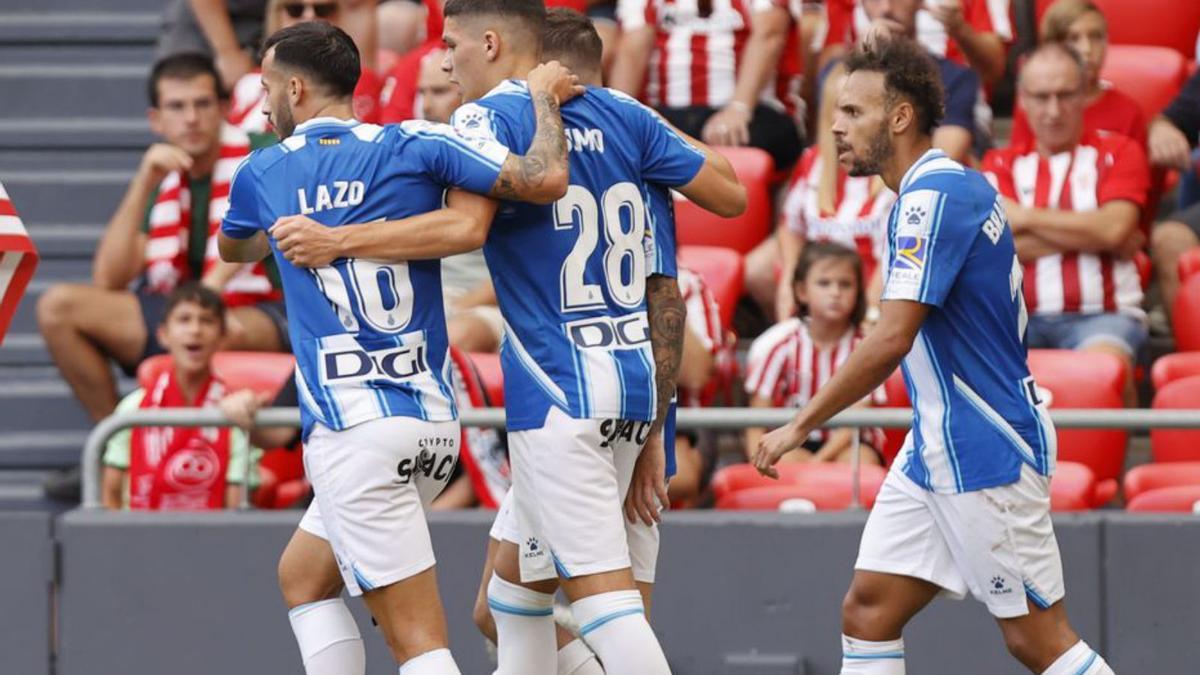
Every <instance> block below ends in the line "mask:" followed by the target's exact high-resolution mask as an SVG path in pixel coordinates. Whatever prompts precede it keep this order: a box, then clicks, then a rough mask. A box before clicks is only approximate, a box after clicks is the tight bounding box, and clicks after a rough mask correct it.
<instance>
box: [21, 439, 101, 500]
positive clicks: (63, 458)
mask: <svg viewBox="0 0 1200 675" xmlns="http://www.w3.org/2000/svg"><path fill="white" fill-rule="evenodd" d="M87 434H88V432H87V431H86V430H77V431H25V432H15V433H6V434H4V436H3V438H0V468H3V469H65V468H68V467H72V466H75V465H76V464H79V458H80V454H81V453H82V452H83V445H84V442H85V441H86V440H87ZM3 507H4V505H3V504H2V503H0V508H3Z"/></svg>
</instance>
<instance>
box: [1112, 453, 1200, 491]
mask: <svg viewBox="0 0 1200 675" xmlns="http://www.w3.org/2000/svg"><path fill="white" fill-rule="evenodd" d="M1181 485H1200V461H1198V462H1163V463H1161V464H1143V465H1141V466H1135V467H1133V468H1132V469H1130V470H1129V473H1126V474H1125V500H1126V501H1128V500H1130V499H1133V498H1134V497H1137V496H1138V495H1140V494H1142V493H1143V492H1149V491H1150V490H1158V489H1159V488H1165V487H1179V486H1181Z"/></svg>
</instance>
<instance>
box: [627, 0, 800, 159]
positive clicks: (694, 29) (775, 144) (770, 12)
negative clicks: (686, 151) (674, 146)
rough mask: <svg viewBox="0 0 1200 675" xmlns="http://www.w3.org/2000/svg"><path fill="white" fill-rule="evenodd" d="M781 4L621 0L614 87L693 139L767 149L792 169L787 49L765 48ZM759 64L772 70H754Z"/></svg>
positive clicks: (794, 133) (766, 0)
mask: <svg viewBox="0 0 1200 675" xmlns="http://www.w3.org/2000/svg"><path fill="white" fill-rule="evenodd" d="M780 1H781V0H619V2H618V3H617V18H618V20H619V21H620V24H621V30H622V37H621V44H620V48H619V49H618V50H617V56H616V59H615V61H614V63H613V68H612V74H611V78H610V83H609V84H610V85H611V86H612V87H613V88H615V89H620V90H622V91H625V92H627V93H629V94H630V95H632V96H637V97H638V98H641V99H642V100H643V101H645V102H646V103H647V104H649V105H651V106H653V107H654V108H656V109H658V111H659V112H660V113H662V115H663V117H665V118H667V120H668V121H669V122H671V124H673V125H675V126H676V127H678V128H679V129H681V130H682V131H684V132H685V133H687V134H688V135H690V136H694V137H696V138H702V137H703V138H706V139H709V141H710V142H713V141H716V142H720V143H723V144H728V145H751V146H754V147H756V148H762V149H763V150H766V151H767V152H769V153H771V157H772V158H773V159H774V160H775V166H776V167H779V168H786V167H789V166H791V165H792V164H793V163H794V162H795V161H796V158H797V157H798V156H799V155H800V149H801V145H802V141H801V137H800V131H799V128H798V127H797V125H796V123H795V121H794V119H793V118H792V116H791V114H790V112H789V108H788V106H789V105H793V104H794V102H793V101H792V100H791V97H787V96H785V100H782V101H781V100H780V98H779V89H780V86H781V85H780V84H779V81H780V80H779V78H780V75H779V74H778V63H779V54H780V53H781V52H782V45H774V46H768V45H771V44H773V43H774V42H775V41H776V37H777V34H778V30H777V24H778V21H776V19H778V18H780V17H779V11H778V10H779V6H778V4H777V3H778V2H780ZM785 14H786V12H785ZM767 33H771V34H772V35H773V36H775V37H771V36H767ZM748 44H750V45H754V50H753V51H748V50H747V45H748ZM759 62H761V64H769V65H767V66H765V67H754V64H755V63H759ZM761 64H760V65H761ZM788 79H789V78H788V77H787V75H786V74H785V75H784V84H783V85H782V87H783V88H784V89H787V88H788V85H787V84H786V82H787V81H788ZM717 115H720V117H719V118H718V119H717V121H716V122H714V125H713V126H712V127H711V128H709V129H708V130H707V131H708V133H707V134H706V133H705V131H706V128H705V125H706V123H707V122H708V121H709V120H710V118H713V117H714V116H717Z"/></svg>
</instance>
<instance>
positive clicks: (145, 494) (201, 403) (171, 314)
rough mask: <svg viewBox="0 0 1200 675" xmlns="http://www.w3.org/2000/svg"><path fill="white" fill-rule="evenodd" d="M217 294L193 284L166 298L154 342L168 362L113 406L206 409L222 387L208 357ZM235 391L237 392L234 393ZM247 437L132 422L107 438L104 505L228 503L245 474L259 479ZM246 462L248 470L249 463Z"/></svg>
mask: <svg viewBox="0 0 1200 675" xmlns="http://www.w3.org/2000/svg"><path fill="white" fill-rule="evenodd" d="M224 317H225V306H224V303H222V302H221V297H220V296H219V295H217V294H216V293H214V292H213V291H211V290H209V289H208V288H205V287H204V286H201V285H200V284H196V283H187V284H183V285H181V286H180V287H179V288H177V289H175V291H174V292H173V293H172V294H171V297H170V299H169V300H168V301H167V309H166V314H165V315H164V318H163V322H162V324H161V325H160V326H159V327H158V340H159V342H160V343H161V344H162V345H163V346H164V347H165V348H166V350H167V353H168V354H170V356H171V363H172V367H171V368H169V369H167V370H165V371H164V372H163V373H162V374H161V375H159V376H158V378H157V379H156V380H155V381H154V383H153V384H152V385H151V386H149V387H148V388H146V389H137V390H135V391H134V392H133V393H131V394H129V395H128V396H126V397H125V398H124V399H122V400H121V403H120V404H118V405H117V412H130V411H133V410H139V409H142V410H145V409H151V408H212V407H216V406H217V405H218V404H219V402H220V401H221V399H222V398H224V397H225V394H226V391H225V385H224V383H223V382H222V381H221V380H220V378H218V377H217V376H216V375H214V374H213V371H212V357H213V354H214V353H216V351H217V346H218V345H219V344H220V342H221V337H222V336H223V334H224V332H225V319H224ZM239 393H240V392H239ZM248 462H253V458H252V457H251V448H250V443H249V441H248V439H247V437H246V434H245V433H244V432H243V431H241V430H240V429H231V428H228V427H222V428H203V429H201V428H182V427H181V428H175V427H135V428H133V429H127V430H125V431H122V432H120V433H118V434H117V435H115V436H113V437H112V439H111V440H109V442H108V446H107V447H106V449H105V451H104V491H103V499H104V506H105V507H106V508H110V509H121V508H130V509H134V510H152V511H194V510H206V509H219V508H222V507H224V508H234V507H236V506H237V505H238V504H239V503H240V501H241V490H242V487H243V483H244V481H245V479H246V478H247V477H249V478H250V485H251V486H253V485H255V484H256V483H257V481H256V480H255V475H254V474H255V473H256V472H254V471H248V467H247V463H248ZM250 468H253V466H252V465H251V467H250Z"/></svg>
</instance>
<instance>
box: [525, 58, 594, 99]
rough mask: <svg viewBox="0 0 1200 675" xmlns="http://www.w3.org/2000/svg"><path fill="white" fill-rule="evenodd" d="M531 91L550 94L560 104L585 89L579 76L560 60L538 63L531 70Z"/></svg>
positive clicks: (529, 79)
mask: <svg viewBox="0 0 1200 675" xmlns="http://www.w3.org/2000/svg"><path fill="white" fill-rule="evenodd" d="M527 79H528V82H529V93H530V94H531V95H532V94H542V93H544V94H550V95H551V96H553V97H555V98H556V99H557V100H558V103H559V105H562V104H563V103H566V102H567V101H570V100H571V99H573V98H575V97H576V96H580V95H582V94H583V92H584V91H585V88H584V86H583V85H582V84H580V83H579V76H577V75H576V74H575V73H572V72H571V70H570V69H569V68H567V67H566V66H564V65H563V64H561V63H559V62H558V61H550V62H548V63H543V64H540V65H538V67H537V68H534V69H533V70H531V71H529V77H528V78H527Z"/></svg>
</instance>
